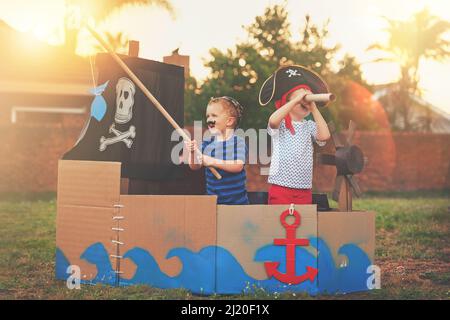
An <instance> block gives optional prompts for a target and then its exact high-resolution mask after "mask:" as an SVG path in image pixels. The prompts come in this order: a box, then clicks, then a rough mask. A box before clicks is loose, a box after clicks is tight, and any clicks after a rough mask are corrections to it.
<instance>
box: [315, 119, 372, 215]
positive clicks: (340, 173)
mask: <svg viewBox="0 0 450 320" xmlns="http://www.w3.org/2000/svg"><path fill="white" fill-rule="evenodd" d="M328 128H329V129H330V133H331V137H332V140H333V142H334V145H335V149H336V153H335V154H334V155H333V154H322V153H319V154H318V163H319V164H324V165H332V166H335V167H336V171H337V173H336V180H335V183H334V190H333V194H332V198H333V200H335V201H337V202H338V206H339V210H340V211H352V195H353V194H354V195H355V196H357V197H359V196H361V194H362V192H361V188H360V187H359V185H358V182H357V181H356V179H355V177H354V176H353V175H355V174H358V173H360V172H361V171H362V170H363V168H364V165H365V163H366V162H367V159H365V158H364V155H363V153H362V151H361V149H360V148H359V147H357V146H355V145H353V136H354V134H355V129H356V124H355V122H353V121H352V120H350V123H349V127H348V133H347V136H346V137H345V139H343V141H342V139H341V137H339V135H338V134H337V133H336V127H335V125H334V123H333V122H330V123H328Z"/></svg>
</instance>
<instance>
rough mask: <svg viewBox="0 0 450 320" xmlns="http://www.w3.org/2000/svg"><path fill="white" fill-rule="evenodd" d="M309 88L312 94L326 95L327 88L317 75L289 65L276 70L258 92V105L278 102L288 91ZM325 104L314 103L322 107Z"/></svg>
mask: <svg viewBox="0 0 450 320" xmlns="http://www.w3.org/2000/svg"><path fill="white" fill-rule="evenodd" d="M301 86H305V87H309V88H310V89H311V92H312V93H315V94H317V93H328V92H329V90H328V86H327V84H326V83H325V81H323V80H322V78H320V77H319V75H318V74H317V73H315V72H314V71H311V70H309V69H307V68H305V67H302V66H299V65H289V66H283V67H280V68H278V70H277V71H275V72H274V73H273V74H272V75H271V76H270V77H269V78H267V80H266V81H264V83H263V85H262V87H261V90H260V91H259V104H260V105H261V106H265V105H267V104H268V103H269V102H271V101H272V100H274V101H278V100H281V98H282V97H283V96H284V95H285V94H286V93H287V92H289V91H291V90H292V89H294V88H297V87H301ZM326 104H327V103H326V102H316V105H317V106H318V107H323V106H325V105H326Z"/></svg>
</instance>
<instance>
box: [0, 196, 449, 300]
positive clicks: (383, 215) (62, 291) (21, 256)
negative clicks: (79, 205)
mask: <svg viewBox="0 0 450 320" xmlns="http://www.w3.org/2000/svg"><path fill="white" fill-rule="evenodd" d="M54 199H55V198H54V194H21V195H17V194H10V195H2V196H0V234H1V236H0V299H449V298H450V267H449V263H450V246H449V244H450V231H449V229H450V228H449V225H450V223H449V222H450V221H449V220H450V212H449V205H450V201H449V197H448V193H447V192H434V193H433V192H427V193H424V194H423V195H422V194H421V193H413V194H411V193H396V194H392V193H391V194H369V195H366V196H365V197H364V198H362V199H357V200H354V208H355V209H360V210H371V211H375V212H376V213H377V216H376V228H377V232H376V237H377V238H376V252H375V255H376V258H375V263H376V264H377V265H379V266H380V267H381V269H382V275H381V277H382V278H381V281H382V282H381V285H382V289H380V290H373V291H370V292H362V293H354V294H347V295H331V296H330V295H320V296H318V297H311V296H308V295H306V294H292V293H291V294H290V293H285V294H268V293H267V292H265V291H264V290H261V289H258V290H255V293H253V294H249V295H227V296H223V295H220V296H218V295H212V296H196V295H192V294H191V293H189V292H188V291H186V290H182V289H174V290H164V289H156V288H151V287H148V286H132V287H120V288H115V287H110V286H104V285H96V286H91V285H82V286H81V289H80V290H69V289H67V287H66V285H65V282H64V281H56V280H55V279H54V268H55V262H54V261H55V219H56V205H55V200H54ZM331 204H332V205H333V206H335V203H331Z"/></svg>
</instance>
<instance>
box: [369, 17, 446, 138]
mask: <svg viewBox="0 0 450 320" xmlns="http://www.w3.org/2000/svg"><path fill="white" fill-rule="evenodd" d="M386 21H387V23H388V27H387V29H386V30H387V32H388V35H389V38H388V41H387V43H385V44H380V43H375V44H373V45H371V46H370V47H369V48H368V50H378V51H380V52H382V53H384V55H383V56H382V57H380V58H379V59H377V61H391V62H396V63H398V64H399V66H400V74H401V76H400V80H399V81H398V83H397V86H396V89H395V90H394V91H393V92H392V94H391V97H390V100H391V101H392V103H393V104H394V106H395V110H393V111H391V112H390V117H391V121H392V122H391V123H394V124H395V123H397V121H396V120H397V116H400V117H401V119H402V122H403V124H402V125H401V126H400V127H398V128H397V129H400V130H405V131H409V130H413V129H414V127H413V124H412V123H411V116H412V115H411V109H412V106H413V103H414V102H413V99H411V96H420V95H421V90H420V88H419V82H420V77H419V70H420V63H421V61H423V60H425V59H430V60H437V61H441V60H444V59H447V58H448V57H449V56H450V41H448V40H445V39H444V38H443V35H444V34H445V33H446V32H448V31H449V30H450V22H448V21H444V20H441V19H440V18H438V17H436V16H433V15H431V14H430V12H429V10H428V9H427V8H425V9H423V10H422V11H420V12H417V13H416V14H415V15H414V16H413V17H412V18H410V19H409V20H406V21H398V20H390V19H387V18H386ZM425 123H428V124H427V125H426V126H427V127H428V128H427V130H428V131H430V126H431V122H430V121H428V120H425ZM419 125H420V124H419Z"/></svg>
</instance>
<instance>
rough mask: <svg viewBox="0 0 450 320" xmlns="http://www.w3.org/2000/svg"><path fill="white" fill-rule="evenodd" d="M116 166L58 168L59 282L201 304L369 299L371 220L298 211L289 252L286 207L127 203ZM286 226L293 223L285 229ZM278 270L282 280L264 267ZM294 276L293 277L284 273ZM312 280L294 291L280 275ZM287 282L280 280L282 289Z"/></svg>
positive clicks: (159, 200) (64, 163) (140, 199)
mask: <svg viewBox="0 0 450 320" xmlns="http://www.w3.org/2000/svg"><path fill="white" fill-rule="evenodd" d="M120 179H121V177H120V163H114V162H93V161H92V162H91V161H69V160H61V161H60V162H59V177H58V203H57V210H58V212H57V236H56V238H57V239H56V245H57V259H56V276H57V278H58V279H61V280H65V279H67V277H68V276H69V274H68V273H66V270H67V268H68V266H69V265H77V266H79V267H80V270H81V280H82V281H83V282H84V283H106V284H111V285H133V284H147V285H150V286H154V287H158V288H186V289H188V290H190V291H192V292H194V293H201V294H212V293H218V294H234V293H236V294H238V293H243V292H250V291H253V290H258V289H261V288H262V289H264V290H265V291H268V292H284V291H292V292H308V293H310V294H317V293H324V292H327V293H338V292H340V293H348V292H353V291H362V290H367V289H368V288H367V279H368V278H369V276H370V274H368V273H367V268H368V267H369V266H370V265H372V264H373V258H374V242H375V222H374V221H375V215H374V213H370V212H321V213H318V212H317V210H316V206H315V205H302V206H296V207H295V210H296V211H297V212H298V213H299V214H300V225H299V226H298V227H297V228H296V230H295V232H294V233H295V238H296V239H308V240H309V243H308V245H306V246H300V245H295V246H293V247H291V249H292V248H293V249H292V250H291V252H290V253H288V254H287V252H288V251H289V250H288V249H287V246H286V245H276V244H274V239H281V240H282V241H285V240H284V239H286V238H288V237H287V233H286V228H285V227H284V226H283V225H282V224H281V222H280V215H281V213H282V212H284V211H285V210H287V209H288V207H289V206H288V205H246V206H225V205H216V197H215V196H206V195H197V196H196V195H121V194H120ZM289 224H290V222H289ZM270 262H278V263H279V264H278V265H277V271H276V274H275V275H273V276H269V275H268V271H267V268H266V264H267V263H270ZM288 269H290V271H288ZM308 270H317V272H318V273H317V275H315V276H313V278H308V279H304V280H303V281H301V282H299V283H296V284H289V282H287V281H285V279H284V278H283V276H282V275H283V274H291V275H292V274H293V273H295V275H302V274H305V273H307V272H309V271H308ZM283 279H284V280H283Z"/></svg>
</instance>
